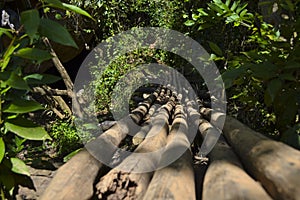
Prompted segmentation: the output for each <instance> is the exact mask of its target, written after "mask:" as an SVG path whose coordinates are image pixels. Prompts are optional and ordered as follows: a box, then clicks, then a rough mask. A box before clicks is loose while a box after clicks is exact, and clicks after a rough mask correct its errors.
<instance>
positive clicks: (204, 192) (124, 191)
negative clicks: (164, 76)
mask: <svg viewBox="0 0 300 200" xmlns="http://www.w3.org/2000/svg"><path fill="white" fill-rule="evenodd" d="M144 91H146V89H145V88H144ZM147 91H150V92H151V94H149V95H148V96H147V97H146V98H144V99H142V100H143V101H141V102H140V103H139V104H138V105H137V107H136V108H135V109H133V110H132V111H131V113H130V116H129V117H130V118H124V119H122V120H119V121H117V122H116V123H115V124H114V125H113V126H112V127H110V128H109V129H108V130H106V131H105V132H103V133H102V134H101V135H100V136H99V137H98V138H97V139H95V140H93V141H92V142H91V143H89V144H87V146H88V147H93V146H95V148H89V149H96V150H95V152H91V151H88V150H87V149H84V150H82V151H80V152H79V153H78V154H76V155H75V156H74V157H73V158H72V159H71V160H69V161H68V162H67V163H65V164H64V165H63V166H62V167H60V168H59V169H58V170H57V173H56V175H55V177H54V178H53V179H52V181H51V182H50V184H49V186H48V188H47V189H46V191H45V192H44V194H43V196H42V197H41V199H42V200H48V199H49V200H53V199H56V200H60V199H72V200H74V199H75V200H76V199H78V200H84V199H149V200H150V199H178V200H182V199H204V200H211V199H300V190H299V185H300V152H299V151H297V150H295V149H293V148H291V147H289V146H287V145H285V144H283V143H281V142H278V141H274V140H271V139H269V138H267V137H265V136H263V135H262V134H260V133H258V132H255V131H253V130H252V129H250V128H248V127H247V126H246V125H244V124H242V123H240V122H239V121H238V120H236V119H234V118H232V117H230V116H226V115H225V114H224V113H220V112H212V111H213V110H212V109H211V108H210V107H209V103H205V101H203V100H204V99H206V98H207V97H200V98H199V99H188V98H186V99H181V97H180V94H177V93H175V92H174V91H171V90H170V89H168V88H167V87H158V88H154V89H151V88H150V89H149V88H147ZM204 96H205V95H204ZM206 96H207V95H206ZM141 97H143V96H142V95H141ZM144 97H145V95H144ZM208 98H209V95H208ZM183 100H184V101H185V102H186V103H185V104H182V103H181V102H183ZM195 104H197V105H198V107H197V109H195V108H194V107H193V106H190V105H195ZM220 119H222V120H225V124H224V127H216V126H215V124H217V123H214V122H217V121H218V120H220ZM131 123H135V124H138V125H139V127H140V129H133V128H132V127H136V126H134V125H133V124H131ZM124 127H125V128H124ZM191 127H196V128H197V130H198V135H197V136H196V139H195V140H194V141H190V138H189V135H188V133H189V129H190V128H191ZM221 128H222V129H221ZM215 132H222V134H221V136H220V137H219V139H218V141H217V143H216V145H215V146H214V148H213V149H212V151H210V153H209V154H208V155H207V158H206V157H202V156H201V155H200V154H199V152H197V149H199V148H198V146H200V144H201V141H203V138H205V136H206V135H208V134H213V133H215ZM128 133H131V134H132V133H134V134H133V135H132V136H131V137H128ZM128 138H129V139H130V141H129V140H128ZM125 140H126V141H127V145H124V141H125ZM103 141H106V142H108V143H111V144H112V145H114V146H117V147H120V148H121V146H122V145H123V148H129V147H128V146H131V151H133V152H134V153H147V152H154V151H156V150H159V149H161V148H162V147H166V148H165V151H164V152H163V153H162V154H161V155H160V156H153V157H151V156H150V157H144V158H143V159H142V160H139V159H132V158H131V156H130V155H128V157H126V158H124V159H122V161H121V162H120V161H118V160H117V159H116V161H115V162H116V163H115V166H118V167H116V168H109V167H107V166H106V165H104V164H103V163H101V162H100V161H99V160H98V159H96V156H95V155H96V154H97V152H96V151H97V146H101V145H102V144H101V142H103ZM128 141H129V142H128ZM128 143H129V144H128ZM124 146H126V147H124ZM132 147H133V148H132ZM176 147H182V148H185V149H186V151H185V152H184V153H183V154H182V155H181V156H180V157H179V158H178V159H176V160H175V161H174V162H172V163H170V164H169V165H167V166H164V167H162V168H160V169H158V170H155V171H147V172H140V173H136V172H137V171H139V169H141V168H143V167H145V165H147V166H154V167H155V166H157V165H158V164H159V163H161V162H164V160H165V158H168V157H170V156H172V153H173V152H174V148H176ZM98 150H99V149H98ZM105 151H106V154H107V156H108V157H114V156H115V155H116V154H117V152H113V151H112V152H110V150H109V149H105ZM128 163H130V166H132V172H130V171H129V172H128V171H122V170H121V169H122V166H126V165H128Z"/></svg>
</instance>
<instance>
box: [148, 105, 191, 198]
mask: <svg viewBox="0 0 300 200" xmlns="http://www.w3.org/2000/svg"><path fill="white" fill-rule="evenodd" d="M181 109H182V106H177V109H176V111H175V116H176V118H175V120H174V121H173V123H172V129H171V132H170V134H169V136H168V141H167V146H166V150H165V152H164V154H163V155H162V158H161V164H162V166H164V165H165V164H164V162H168V161H169V160H170V158H172V157H174V156H175V155H174V152H178V151H183V152H184V154H183V155H181V156H180V158H179V159H177V160H176V161H175V162H173V163H171V164H170V165H168V166H166V167H164V168H162V169H160V170H158V171H156V172H155V174H154V176H153V178H152V180H151V183H150V184H149V187H148V190H147V192H146V194H145V196H144V200H148V199H149V200H152V199H174V200H176V199H178V200H181V199H191V200H192V199H195V198H196V196H195V194H196V193H195V181H194V172H193V166H192V155H191V152H190V150H189V147H190V143H189V140H188V138H187V136H186V133H187V123H186V119H185V116H184V114H183V113H180V112H181ZM185 150H186V151H185ZM166 164H168V163H166Z"/></svg>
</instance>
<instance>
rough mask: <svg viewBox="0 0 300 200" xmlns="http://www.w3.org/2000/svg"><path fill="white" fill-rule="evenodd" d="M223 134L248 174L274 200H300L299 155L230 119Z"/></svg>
mask: <svg viewBox="0 0 300 200" xmlns="http://www.w3.org/2000/svg"><path fill="white" fill-rule="evenodd" d="M223 132H224V134H225V136H226V139H227V140H228V142H229V143H230V145H231V146H232V147H233V149H234V151H235V152H236V153H237V154H238V155H239V157H240V158H241V160H242V162H243V165H244V166H245V168H246V169H247V171H248V172H250V173H251V175H252V176H254V177H255V178H256V179H257V180H259V181H260V182H261V183H262V185H263V186H264V187H265V189H266V190H267V191H268V192H269V194H270V195H271V196H272V197H273V198H274V199H288V200H289V199H291V200H296V199H297V200H299V199H300V190H299V185H300V152H299V151H297V150H296V149H294V148H292V147H290V146H288V145H286V144H283V143H281V142H277V141H273V140H270V139H268V138H267V137H265V136H263V135H261V134H260V133H258V132H255V131H253V130H252V129H250V128H249V127H247V126H246V125H244V124H242V123H241V122H239V121H238V120H236V119H234V118H232V117H229V116H227V117H226V122H225V126H224V129H223Z"/></svg>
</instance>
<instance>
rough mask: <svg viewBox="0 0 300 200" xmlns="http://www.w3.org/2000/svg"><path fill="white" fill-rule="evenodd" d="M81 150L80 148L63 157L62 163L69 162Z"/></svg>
mask: <svg viewBox="0 0 300 200" xmlns="http://www.w3.org/2000/svg"><path fill="white" fill-rule="evenodd" d="M81 150H82V148H80V149H77V150H75V151H72V152H71V153H69V154H68V155H66V156H65V157H64V162H65V163H66V162H67V161H69V160H70V159H71V158H72V157H73V156H75V155H76V154H77V153H78V152H79V151H81Z"/></svg>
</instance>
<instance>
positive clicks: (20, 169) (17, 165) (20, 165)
mask: <svg viewBox="0 0 300 200" xmlns="http://www.w3.org/2000/svg"><path fill="white" fill-rule="evenodd" d="M10 162H11V164H12V168H11V171H13V172H15V173H17V174H22V175H27V176H30V173H29V169H28V167H27V166H26V164H25V163H24V162H23V160H21V159H19V158H10Z"/></svg>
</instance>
